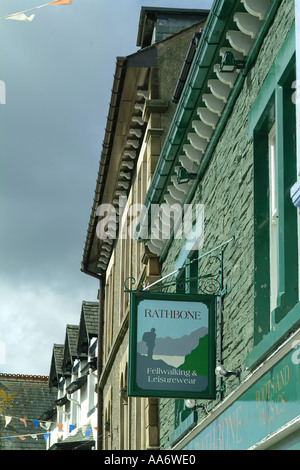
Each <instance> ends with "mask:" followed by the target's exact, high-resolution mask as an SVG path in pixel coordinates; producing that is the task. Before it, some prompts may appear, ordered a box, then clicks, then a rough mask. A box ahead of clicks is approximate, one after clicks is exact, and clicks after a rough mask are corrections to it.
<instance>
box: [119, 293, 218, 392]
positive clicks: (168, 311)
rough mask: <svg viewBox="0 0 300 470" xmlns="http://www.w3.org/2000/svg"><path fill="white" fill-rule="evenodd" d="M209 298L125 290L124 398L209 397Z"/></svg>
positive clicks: (212, 386) (211, 367)
mask: <svg viewBox="0 0 300 470" xmlns="http://www.w3.org/2000/svg"><path fill="white" fill-rule="evenodd" d="M215 305H216V298H215V296H206V295H189V294H165V293H157V292H156V293H154V292H147V291H142V292H131V294H130V325H129V335H130V337H129V374H128V395H129V396H147V397H170V398H180V397H181V398H207V399H213V398H215V394H216V386H215Z"/></svg>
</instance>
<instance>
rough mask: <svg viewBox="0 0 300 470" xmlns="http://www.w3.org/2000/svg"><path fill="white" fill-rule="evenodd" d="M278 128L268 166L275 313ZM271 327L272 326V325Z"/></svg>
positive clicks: (272, 138)
mask: <svg viewBox="0 0 300 470" xmlns="http://www.w3.org/2000/svg"><path fill="white" fill-rule="evenodd" d="M275 128H276V126H275V124H274V125H273V127H272V129H271V131H270V133H269V136H268V164H269V198H270V199H269V211H270V215H269V220H270V222H269V233H270V308H271V311H273V310H274V309H275V308H276V306H277V285H278V276H277V273H278V258H277V250H278V239H277V233H278V223H277V217H278V216H277V187H276V181H277V174H276V129H275ZM270 327H271V325H270Z"/></svg>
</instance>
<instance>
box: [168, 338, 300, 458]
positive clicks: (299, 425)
mask: <svg viewBox="0 0 300 470" xmlns="http://www.w3.org/2000/svg"><path fill="white" fill-rule="evenodd" d="M299 345H300V332H299V331H298V332H297V333H295V334H294V335H293V336H292V337H291V338H290V339H289V340H288V341H286V343H284V344H283V345H282V346H281V347H280V349H278V350H277V351H276V352H274V353H273V355H271V356H270V357H269V358H268V359H267V360H266V361H265V363H263V364H262V365H261V366H260V367H259V368H257V369H256V370H255V371H254V372H253V373H252V374H251V375H250V376H249V377H248V378H247V380H245V381H244V382H243V383H242V384H239V383H238V380H237V388H236V391H234V392H233V393H232V394H231V395H230V396H228V397H227V399H226V400H224V401H223V402H222V403H220V405H219V406H218V407H216V408H215V410H214V412H212V413H211V414H210V415H208V416H207V418H205V419H204V420H203V421H202V422H200V423H199V424H198V425H196V423H195V424H194V426H193V422H195V420H194V418H193V413H195V412H192V413H191V416H190V417H188V418H187V419H186V420H185V421H184V422H183V423H182V424H181V426H180V428H178V429H177V430H176V432H174V433H173V435H172V438H171V442H170V444H171V445H172V448H173V449H176V450H179V449H181V450H255V449H259V450H266V449H268V450H300V406H299V403H300V347H299ZM191 427H193V429H192V430H190V429H191ZM172 441H173V442H172Z"/></svg>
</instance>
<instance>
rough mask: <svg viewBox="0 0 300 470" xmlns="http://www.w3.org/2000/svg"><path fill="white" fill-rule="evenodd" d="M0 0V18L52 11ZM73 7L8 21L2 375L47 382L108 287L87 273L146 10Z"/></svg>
mask: <svg viewBox="0 0 300 470" xmlns="http://www.w3.org/2000/svg"><path fill="white" fill-rule="evenodd" d="M45 3H47V1H45V0H44V1H43V0H40V1H39V0H0V18H2V17H3V16H7V15H10V14H13V13H17V12H21V11H24V10H27V9H31V8H34V7H37V6H39V5H43V4H45ZM212 3H213V2H212V0H184V1H182V0H181V1H179V0H165V1H164V2H162V0H145V1H141V0H115V1H114V2H112V1H109V0H73V1H72V4H71V5H61V6H59V5H56V6H54V5H47V6H46V7H43V8H40V9H37V10H34V11H32V12H28V13H27V15H28V16H29V15H31V14H35V17H34V19H33V20H32V21H31V22H25V21H16V20H9V19H0V373H11V374H28V375H48V374H49V371H50V361H51V355H52V348H53V344H54V343H57V344H63V343H64V340H65V331H66V325H67V324H78V323H79V319H80V313H81V304H82V301H83V300H85V301H97V290H98V281H97V280H96V279H94V278H92V277H90V276H87V275H86V274H83V273H82V272H81V271H80V267H81V260H82V254H83V249H84V243H85V237H86V232H87V226H88V222H89V217H90V212H91V207H92V203H93V197H94V189H95V185H96V179H97V172H98V167H99V158H100V153H101V150H102V141H103V137H104V130H105V125H106V118H107V112H108V105H109V101H110V95H111V87H112V83H113V74H114V70H115V63H116V57H117V56H126V55H130V54H132V53H134V52H136V51H137V47H136V38H137V31H138V21H139V16H140V9H141V6H158V7H162V6H164V7H175V8H180V7H183V8H191V9H193V8H195V9H198V8H200V9H201V8H210V7H211V5H212Z"/></svg>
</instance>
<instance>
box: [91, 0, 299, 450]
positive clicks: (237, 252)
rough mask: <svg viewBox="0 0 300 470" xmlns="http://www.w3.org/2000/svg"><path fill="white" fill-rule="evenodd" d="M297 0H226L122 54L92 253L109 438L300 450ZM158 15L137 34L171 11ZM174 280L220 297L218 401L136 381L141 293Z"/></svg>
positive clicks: (107, 445) (171, 445) (103, 443)
mask: <svg viewBox="0 0 300 470" xmlns="http://www.w3.org/2000/svg"><path fill="white" fill-rule="evenodd" d="M294 7H295V4H294V2H291V1H290V0H215V1H214V3H213V5H212V8H211V11H210V13H209V15H208V17H207V19H206V18H205V21H204V20H203V19H202V22H201V21H199V22H198V23H197V24H195V25H194V26H189V27H187V28H186V29H184V30H183V32H182V33H178V32H177V33H176V34H174V35H172V36H170V37H169V38H167V39H166V38H165V39H164V40H162V41H161V42H156V43H152V44H151V43H144V42H143V41H141V43H140V44H143V47H142V48H141V50H140V51H138V52H137V53H136V54H133V55H132V56H128V57H127V58H126V59H125V58H123V59H120V58H119V59H118V60H117V66H116V73H115V81H114V86H113V95H112V101H111V107H110V110H109V119H108V126H107V132H106V136H105V141H104V146H103V154H102V156H101V161H100V170H99V174H98V179H97V187H96V191H95V199H94V207H93V212H92V214H91V219H90V224H89V228H88V234H87V240H86V244H85V249H84V256H83V263H82V270H83V271H84V272H86V273H87V274H90V275H93V276H96V277H98V278H99V281H100V305H101V307H100V329H101V334H100V336H101V337H103V345H102V351H99V355H100V363H99V367H98V371H99V381H98V386H99V401H98V407H99V408H98V411H99V429H102V430H103V437H102V439H101V440H100V441H99V442H98V448H99V449H101V448H103V449H151V448H160V449H174V450H182V449H183V450H185V449H190V450H202V449H207V450H223V449H225V450H229V449H235V450H241V449H265V448H267V449H299V435H300V434H299V433H300V430H299V428H300V420H299V406H298V405H299V399H300V389H299V383H300V380H299V359H298V355H299V354H298V353H299V350H298V349H297V348H298V346H299V340H300V330H299V326H300V315H299V308H300V307H299V305H300V303H299V214H298V213H297V209H296V207H295V205H294V203H293V202H294V199H293V194H294V193H293V190H292V187H293V185H294V184H295V182H296V181H297V149H296V141H297V138H296V107H295V83H296V82H295V80H296V62H295V55H296V54H295V52H296V40H295V37H296V34H295V10H294ZM148 14H149V16H147V14H146V10H142V14H141V20H140V26H139V36H138V37H139V38H141V37H143V34H145V35H146V36H147V34H149V31H151V33H150V35H152V33H153V32H154V31H155V28H153V25H154V24H155V21H156V24H159V23H160V22H161V23H163V22H164V21H161V19H162V18H161V17H160V16H159V15H158V16H156V17H155V21H154V22H153V14H154V13H153V12H151V14H150V12H148ZM177 14H179V13H178V12H177ZM185 14H186V12H185V13H184V10H183V11H182V12H181V14H179V15H181V16H182V17H184V15H185ZM202 14H203V12H202ZM151 15H152V16H151ZM151 21H152V26H151V27H150V23H151ZM151 28H153V29H151ZM200 30H201V34H199V33H200ZM141 31H143V33H142V34H141ZM146 33H147V34H146ZM194 33H198V34H196V35H194ZM177 41H178V43H177ZM175 46H176V48H177V46H178V47H179V49H178V51H177V49H176V48H175ZM175 51H176V52H175ZM179 62H180V63H181V67H179V68H178V74H177V76H176V79H175V69H176V65H178V63H179ZM172 64H173V65H172ZM173 67H174V69H173ZM133 68H134V70H133ZM138 97H139V98H138ZM170 101H172V102H170ZM133 122H134V123H135V125H134V126H133V125H132V123H133ZM136 123H139V126H140V127H138V126H137V124H136ZM132 135H134V136H135V137H134V139H132V138H129V136H132ZM139 139H140V140H139ZM129 159H131V162H130V160H129ZM125 167H126V168H128V169H131V170H133V172H132V173H131V174H130V175H128V174H127V173H128V172H127V170H125ZM298 171H299V168H298ZM116 196H117V197H116ZM291 196H292V197H291ZM120 197H121V198H122V197H124V199H121V201H125V202H124V207H122V204H120ZM104 203H105V204H108V205H109V207H111V206H113V207H114V209H113V210H112V211H111V212H109V208H108V206H107V207H106V209H107V211H108V212H106V213H104V212H101V210H103V209H104V207H103V204H104ZM136 204H141V208H142V209H141V213H139V217H138V223H133V222H135V219H136V215H137V214H136V213H135V212H131V209H132V207H135V208H136ZM164 204H166V206H167V208H168V209H170V208H172V211H171V212H172V216H173V217H172V218H171V217H169V216H170V211H169V213H168V217H169V218H168V221H169V222H170V224H171V227H170V226H167V227H166V226H165V225H164V220H165V219H164V216H165V215H164V211H163V207H162V206H163V205H164ZM157 206H159V207H160V208H161V210H159V211H152V209H153V207H157ZM166 206H164V207H166ZM99 208H100V209H99ZM107 214H108V215H107ZM116 214H117V215H118V216H119V215H120V214H121V217H116ZM116 221H117V222H118V224H117V225H116ZM133 229H134V230H133ZM130 230H133V232H134V234H133V235H134V236H131V237H128V236H127V235H128V234H129V233H132V232H130ZM145 231H146V232H147V236H144V235H145ZM149 233H150V235H149ZM116 235H117V236H116ZM158 281H160V284H159V283H158ZM167 281H168V292H170V291H171V292H173V293H176V292H177V293H180V294H181V295H183V296H184V295H186V298H188V297H187V296H188V294H191V293H192V294H195V295H202V294H203V293H205V294H206V295H208V293H209V295H211V296H213V297H214V298H215V301H216V304H215V306H216V308H215V313H214V317H215V325H216V331H215V333H216V334H215V354H216V361H215V363H214V364H212V363H210V364H209V368H210V371H211V372H213V373H214V374H215V372H216V374H218V375H217V378H216V393H215V396H214V398H213V399H211V398H209V399H208V398H207V399H203V398H202V399H201V400H197V399H196V400H195V401H194V402H193V401H191V400H188V398H189V397H188V396H186V395H184V396H182V397H181V398H174V397H173V398H172V393H170V396H169V397H168V398H158V396H159V393H158V392H157V393H152V394H149V395H148V396H144V397H142V398H141V397H135V396H128V394H127V383H128V376H129V375H130V374H131V373H132V367H131V366H130V364H128V352H129V351H128V350H129V349H130V348H131V347H132V345H131V344H130V341H131V339H130V338H129V336H128V333H129V332H130V331H129V328H128V314H129V310H130V297H129V294H130V291H132V290H139V291H140V292H142V291H144V290H146V291H147V290H149V291H150V290H151V289H153V287H154V286H156V289H157V288H158V287H157V286H158V285H159V286H160V291H161V299H162V300H163V299H164V297H163V295H164V292H163V291H164V288H165V286H166V285H167ZM131 338H132V337H131ZM201 360H202V359H201V358H200V357H199V361H201ZM191 372H192V371H191ZM129 379H130V377H129ZM164 396H165V395H164Z"/></svg>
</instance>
